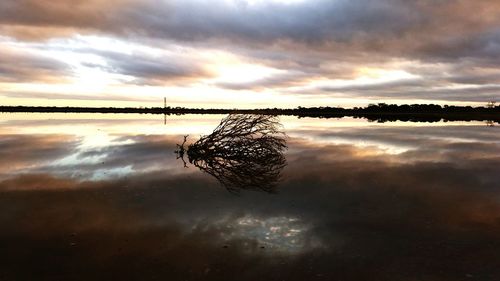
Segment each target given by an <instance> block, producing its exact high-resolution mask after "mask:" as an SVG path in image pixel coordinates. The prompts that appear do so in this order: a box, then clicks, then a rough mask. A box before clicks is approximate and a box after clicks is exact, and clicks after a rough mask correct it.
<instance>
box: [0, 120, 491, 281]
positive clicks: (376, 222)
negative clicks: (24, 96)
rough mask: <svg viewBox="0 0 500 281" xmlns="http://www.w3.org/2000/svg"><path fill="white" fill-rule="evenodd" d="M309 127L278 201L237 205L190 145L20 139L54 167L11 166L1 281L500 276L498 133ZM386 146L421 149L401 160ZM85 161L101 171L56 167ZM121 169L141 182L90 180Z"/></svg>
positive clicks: (82, 165) (298, 132) (295, 139)
mask: <svg viewBox="0 0 500 281" xmlns="http://www.w3.org/2000/svg"><path fill="white" fill-rule="evenodd" d="M61 122H64V121H61ZM287 122H289V121H287ZM287 122H284V125H285V128H287V127H293V126H289V125H288V124H289V123H287ZM298 122H299V123H300V121H298ZM82 126H85V124H82ZM124 126H126V123H125V124H124ZM328 126H332V125H331V124H328ZM296 128H297V129H293V130H288V131H287V134H288V135H289V136H290V140H289V142H288V146H289V150H288V151H287V152H286V157H287V161H288V163H289V165H288V166H287V167H286V168H285V169H284V171H283V179H282V181H281V182H280V184H279V185H280V187H279V192H278V194H266V193H257V192H244V193H242V194H241V195H240V196H234V195H231V194H229V193H227V192H226V191H225V190H223V189H221V188H219V187H218V183H217V182H216V181H215V180H213V179H212V178H210V177H209V176H207V175H204V174H203V173H200V172H199V171H198V170H196V169H184V168H182V166H180V165H178V163H177V162H176V161H175V155H174V154H173V153H172V151H173V150H174V149H175V142H176V141H178V140H179V138H180V136H179V135H158V134H149V135H146V134H137V133H134V131H129V133H128V134H118V135H116V134H113V136H112V138H113V140H115V141H116V143H115V144H113V143H110V144H107V145H104V146H100V147H94V148H90V147H86V150H85V151H79V149H81V148H82V147H85V146H82V145H81V142H82V139H81V138H79V137H72V134H68V133H67V134H64V135H65V137H61V136H60V135H57V137H56V136H55V135H27V134H19V135H17V136H11V135H9V138H11V139H12V138H13V139H12V140H11V141H2V142H0V151H3V153H4V154H3V155H2V156H5V157H7V156H9V154H8V151H10V150H9V149H10V148H9V147H12V144H13V143H18V142H19V143H20V141H21V140H22V139H23V138H24V139H26V140H29V141H24V142H23V143H24V144H26V145H24V146H23V150H24V151H26V152H25V153H23V154H20V155H21V156H22V155H29V156H33V155H44V157H42V158H43V159H45V161H40V160H39V159H38V158H27V157H15V155H10V156H11V157H10V158H9V159H10V160H9V161H10V163H11V165H4V166H0V168H1V169H2V172H1V173H0V174H3V175H4V176H3V177H2V178H1V179H0V193H1V196H0V206H2V212H0V233H1V234H0V238H1V239H0V244H1V245H0V246H1V248H2V249H4V251H5V253H6V254H5V255H3V257H2V258H1V260H0V264H1V265H0V273H2V276H4V277H6V278H7V279H14V278H13V276H16V277H17V278H15V279H17V280H22V279H32V278H34V276H37V277H40V276H42V279H43V277H46V278H47V279H54V278H56V277H64V279H75V280H76V279H88V278H91V279H99V278H106V277H110V276H111V275H110V274H113V276H114V277H115V278H118V277H121V278H124V279H138V278H140V279H154V278H160V277H165V276H166V277H168V278H170V279H174V280H175V279H181V278H190V279H199V280H201V279H204V280H234V278H237V279H239V280H255V279H256V278H259V277H262V276H266V277H267V276H269V277H270V278H274V279H279V278H282V279H286V280H305V279H307V280H311V279H315V278H317V279H346V280H359V279H364V280H368V279H369V280H409V279H410V280H411V279H412V278H413V279H416V280H418V279H419V278H420V279H424V280H469V279H472V280H488V279H495V277H498V276H499V275H500V272H499V270H498V268H497V265H498V264H499V263H500V257H499V256H498V251H499V250H500V243H499V242H498V241H500V197H499V194H498V190H497V187H498V183H499V182H500V174H499V173H498V164H499V163H500V158H499V155H500V154H499V153H498V152H499V151H500V147H499V143H498V129H497V128H488V127H485V126H481V127H476V126H453V127H447V126H442V127H435V126H433V127H426V126H419V127H415V128H407V127H391V126H375V127H344V128H336V129H335V128H329V129H328V130H319V129H314V130H313V129H309V130H304V129H300V128H298V127H296ZM103 130H106V128H103ZM0 131H1V130H0ZM77 131H78V130H77V129H75V132H77ZM9 138H7V137H5V135H4V136H2V138H1V139H2V140H6V139H9ZM335 138H343V139H349V140H351V141H352V143H351V144H349V143H337V142H336V140H335ZM49 140H51V141H49ZM54 140H57V141H54ZM83 140H85V138H83ZM368 140H370V141H371V143H370V144H369V145H365V146H360V145H359V144H362V143H363V142H366V141H368ZM29 143H32V145H28V144H29ZM39 143H42V144H43V143H51V145H50V146H49V147H51V149H48V150H46V149H45V148H44V147H46V146H40V145H37V144H39ZM375 144H384V145H386V146H394V147H404V146H411V147H412V148H411V149H410V150H407V151H404V152H401V153H395V154H394V153H392V154H391V153H386V151H385V150H384V148H383V147H381V146H377V145H375ZM54 147H55V148H57V149H54ZM44 151H48V153H46V154H43V153H42V152H44ZM75 152H79V153H80V157H83V158H85V157H98V159H99V160H100V161H95V162H91V161H87V162H85V161H84V162H75V163H73V164H71V163H66V164H65V165H59V164H60V163H59V164H57V163H58V162H57V160H58V159H62V158H64V157H65V156H67V155H71V154H74V153H75ZM16 161H17V162H16ZM54 163H56V164H54ZM10 166H16V167H23V168H22V172H16V173H12V172H11V170H9V167H10ZM123 167H131V168H130V172H128V173H126V174H123V175H117V174H114V175H113V176H110V177H107V178H103V179H96V178H95V177H93V175H95V173H96V171H106V170H114V169H120V168H123ZM76 174H80V176H76ZM55 265H57V266H55ZM108 274H109V275H108ZM137 274H140V275H137ZM470 276H472V277H470Z"/></svg>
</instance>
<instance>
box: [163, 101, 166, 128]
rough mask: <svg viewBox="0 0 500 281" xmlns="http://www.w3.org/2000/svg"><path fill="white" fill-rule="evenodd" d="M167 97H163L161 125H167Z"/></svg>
mask: <svg viewBox="0 0 500 281" xmlns="http://www.w3.org/2000/svg"><path fill="white" fill-rule="evenodd" d="M166 110H167V98H166V97H163V125H167V111H166Z"/></svg>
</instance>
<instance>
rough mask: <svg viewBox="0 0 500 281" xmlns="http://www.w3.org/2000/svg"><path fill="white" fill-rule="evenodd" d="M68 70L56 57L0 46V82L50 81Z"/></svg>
mask: <svg viewBox="0 0 500 281" xmlns="http://www.w3.org/2000/svg"><path fill="white" fill-rule="evenodd" d="M70 72H71V68H70V67H69V65H67V64H65V63H63V62H61V61H59V60H57V59H54V58H51V57H48V56H44V55H39V54H35V53H30V52H23V51H19V50H14V49H13V48H2V47H1V46H0V82H37V81H43V82H51V81H56V80H57V78H58V76H61V75H64V74H67V73H70ZM59 79H60V78H59Z"/></svg>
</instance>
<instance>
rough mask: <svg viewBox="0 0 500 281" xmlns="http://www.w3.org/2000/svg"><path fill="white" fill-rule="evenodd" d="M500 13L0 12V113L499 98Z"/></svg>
mask: <svg viewBox="0 0 500 281" xmlns="http://www.w3.org/2000/svg"><path fill="white" fill-rule="evenodd" d="M499 14H500V2H499V1H498V0H417V1H406V0H379V1H371V0H310V1H306V0H211V1H209V0H87V1H83V0H2V1H1V2H0V104H2V105H44V106H45V105H46V106H137V107H139V106H145V107H150V106H163V98H164V97H165V98H166V99H167V103H168V105H170V106H186V107H204V108H209V107H217V108H252V107H259V108H261V107H279V108H286V107H297V106H345V107H350V106H363V105H367V104H369V103H374V102H375V103H376V102H387V103H398V104H402V103H437V104H457V105H462V104H467V105H484V104H486V103H487V102H488V101H494V100H499V99H500V17H499V16H498V15H499Z"/></svg>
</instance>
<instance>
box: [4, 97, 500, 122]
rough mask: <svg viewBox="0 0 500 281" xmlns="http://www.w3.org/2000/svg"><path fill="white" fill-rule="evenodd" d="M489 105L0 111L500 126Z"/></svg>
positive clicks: (499, 112)
mask: <svg viewBox="0 0 500 281" xmlns="http://www.w3.org/2000/svg"><path fill="white" fill-rule="evenodd" d="M495 104H496V103H495V102H488V104H487V105H486V106H484V107H471V106H453V105H445V106H441V105H436V104H403V105H396V104H386V103H379V104H370V105H368V106H366V107H354V108H341V107H329V106H326V107H308V108H306V107H298V108H294V109H280V108H266V109H201V108H184V107H154V108H132V107H128V108H114V107H107V108H105V107H30V106H0V112H67V113H69V112H75V113H79V112H82V113H144V114H145V113H148V114H165V115H172V114H176V115H180V114H230V113H239V114H266V115H293V116H298V117H316V118H340V117H345V116H352V117H360V118H366V119H368V120H370V121H376V122H386V121H397V120H399V121H410V122H438V121H441V120H443V121H473V120H477V121H494V122H497V123H500V106H496V105H495Z"/></svg>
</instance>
